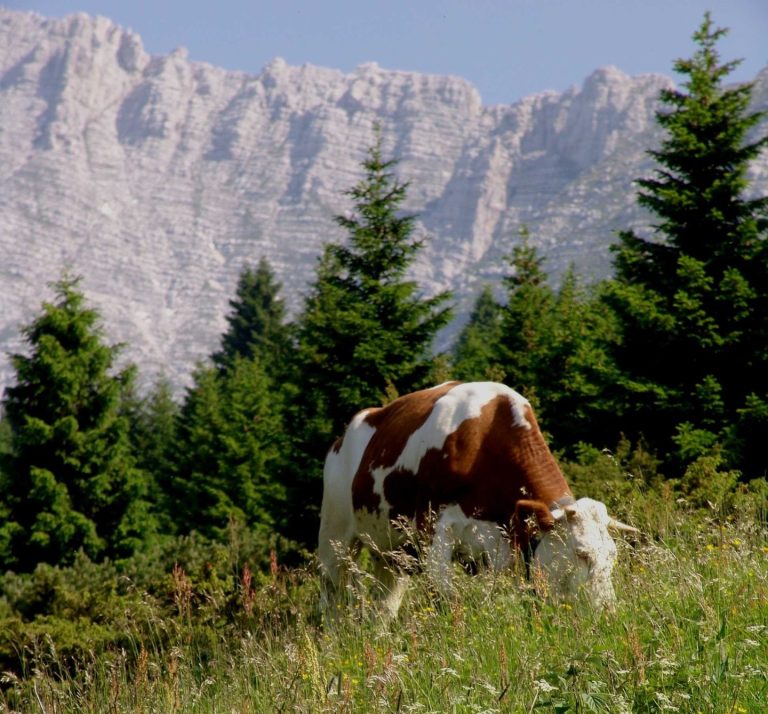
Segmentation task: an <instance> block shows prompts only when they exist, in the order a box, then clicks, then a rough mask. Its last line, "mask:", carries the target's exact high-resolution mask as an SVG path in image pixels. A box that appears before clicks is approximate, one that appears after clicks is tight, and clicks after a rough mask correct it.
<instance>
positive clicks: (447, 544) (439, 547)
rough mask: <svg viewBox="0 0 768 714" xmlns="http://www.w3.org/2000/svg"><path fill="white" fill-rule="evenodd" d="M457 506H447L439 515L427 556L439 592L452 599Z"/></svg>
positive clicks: (427, 562) (427, 565)
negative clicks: (452, 564) (452, 565)
mask: <svg viewBox="0 0 768 714" xmlns="http://www.w3.org/2000/svg"><path fill="white" fill-rule="evenodd" d="M456 508H458V506H451V507H449V508H446V509H445V510H443V511H442V513H440V515H439V516H438V518H437V521H436V523H435V530H434V535H433V536H432V542H431V543H430V544H429V548H428V549H427V557H426V570H427V573H428V574H429V576H430V578H431V580H432V583H433V585H434V586H435V588H436V590H437V592H438V593H439V594H440V595H442V596H443V597H444V598H446V599H450V598H451V596H452V594H453V571H452V569H451V561H452V560H453V552H454V549H455V548H456V542H457V540H458V538H457V533H456V514H455V513H454V509H456Z"/></svg>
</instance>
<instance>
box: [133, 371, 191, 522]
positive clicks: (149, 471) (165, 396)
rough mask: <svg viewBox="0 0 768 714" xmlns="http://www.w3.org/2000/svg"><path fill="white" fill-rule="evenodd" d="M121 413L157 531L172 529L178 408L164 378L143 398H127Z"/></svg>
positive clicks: (169, 385) (134, 395) (135, 396)
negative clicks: (172, 492)
mask: <svg viewBox="0 0 768 714" xmlns="http://www.w3.org/2000/svg"><path fill="white" fill-rule="evenodd" d="M123 410H124V412H125V415H126V417H127V419H128V422H129V425H130V443H131V449H132V451H133V455H134V459H135V461H136V466H137V467H138V468H139V469H141V470H142V471H143V472H144V473H145V474H146V475H147V480H148V483H149V488H150V491H149V499H150V501H151V502H152V503H153V504H154V511H155V513H156V514H157V518H158V520H159V530H160V531H161V532H169V531H172V530H173V528H174V524H173V518H172V517H171V514H172V513H173V511H174V506H173V505H172V504H171V503H170V502H169V501H168V496H169V494H170V484H171V481H172V477H173V474H174V472H175V470H176V461H175V457H174V454H173V450H174V448H175V444H176V439H177V430H178V418H179V406H178V405H177V404H176V402H175V400H174V397H173V390H172V388H171V384H170V382H168V380H167V379H164V378H159V379H158V380H157V381H156V382H155V384H154V385H153V386H152V388H151V389H150V391H149V392H148V393H147V394H145V395H143V396H138V395H136V394H131V395H129V396H128V397H127V398H126V399H125V401H124V406H123Z"/></svg>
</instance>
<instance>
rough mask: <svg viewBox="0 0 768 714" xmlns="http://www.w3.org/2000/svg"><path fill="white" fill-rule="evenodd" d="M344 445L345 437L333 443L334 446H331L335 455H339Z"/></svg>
mask: <svg viewBox="0 0 768 714" xmlns="http://www.w3.org/2000/svg"><path fill="white" fill-rule="evenodd" d="M343 443H344V437H343V436H340V437H339V438H338V439H336V441H334V442H333V446H331V451H333V453H334V454H338V453H339V451H341V445H342V444H343Z"/></svg>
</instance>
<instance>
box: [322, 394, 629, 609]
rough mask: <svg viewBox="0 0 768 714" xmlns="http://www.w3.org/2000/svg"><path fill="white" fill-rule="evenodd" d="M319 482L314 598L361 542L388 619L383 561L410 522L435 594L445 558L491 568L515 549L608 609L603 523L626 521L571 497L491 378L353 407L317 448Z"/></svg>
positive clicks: (510, 399)
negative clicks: (332, 438) (423, 538)
mask: <svg viewBox="0 0 768 714" xmlns="http://www.w3.org/2000/svg"><path fill="white" fill-rule="evenodd" d="M323 481H324V483H323V503H322V510H321V523H320V535H319V548H318V558H319V564H320V569H321V572H322V575H323V577H324V581H325V583H324V585H325V588H324V592H325V595H324V597H325V606H326V607H327V605H328V604H329V603H328V600H327V599H328V597H331V598H333V596H334V594H335V593H336V592H337V590H338V587H339V585H340V581H341V578H342V576H343V571H344V563H345V561H346V560H347V558H348V557H349V555H350V554H352V555H355V554H357V553H358V552H359V549H360V547H361V546H363V545H366V546H368V547H369V549H370V550H371V551H372V554H373V556H374V562H375V564H376V570H375V575H376V577H377V578H379V580H380V582H381V587H382V590H383V593H384V601H383V605H384V608H385V612H386V614H388V615H389V616H391V617H394V616H395V615H396V614H397V611H398V608H399V606H400V601H401V599H402V596H403V594H404V591H405V587H406V582H407V574H406V573H405V572H404V571H403V570H402V569H399V568H397V567H396V566H393V564H394V563H396V561H397V551H398V550H399V549H400V548H401V547H402V546H403V545H405V544H406V542H407V541H408V540H409V537H410V536H411V535H412V532H411V533H410V534H409V533H408V531H413V530H415V531H418V532H419V533H421V534H426V535H427V540H428V543H429V545H428V547H427V548H426V549H425V551H426V552H425V557H424V560H425V563H424V565H425V567H426V569H427V571H428V572H429V573H430V574H431V575H432V577H433V579H434V582H435V584H436V586H437V588H438V590H439V591H441V592H442V593H443V594H444V595H449V594H450V592H451V572H452V569H451V560H452V559H453V558H454V557H457V558H459V559H462V560H464V561H465V562H467V561H470V562H475V563H479V564H484V565H487V566H490V567H492V568H501V567H503V566H505V565H506V564H508V563H509V562H510V559H511V557H512V549H513V548H519V549H521V550H522V551H523V552H524V553H526V554H531V555H532V564H533V566H534V568H535V569H536V571H537V572H540V573H542V574H543V576H544V577H543V579H544V582H545V583H546V589H547V590H548V591H549V592H551V593H552V594H554V595H556V596H569V595H573V594H575V592H576V591H577V590H578V589H582V590H583V591H584V593H585V594H586V596H587V598H588V600H589V601H591V602H592V604H594V605H595V606H597V607H605V606H608V607H610V606H611V605H612V603H613V601H614V591H613V586H612V583H611V571H612V569H613V563H614V560H615V557H616V545H615V544H614V542H613V539H612V538H611V536H610V535H609V533H608V528H611V527H613V528H617V529H620V530H635V529H632V528H630V527H629V526H625V525H623V524H621V523H619V522H618V521H615V520H614V519H612V518H611V517H610V516H609V515H608V513H607V511H606V508H605V505H604V504H602V503H600V502H599V501H593V500H592V499H589V498H581V499H579V500H578V501H575V500H574V498H573V494H572V493H571V490H570V488H569V487H568V484H567V483H566V482H565V479H564V477H563V474H562V472H561V471H560V469H559V467H558V466H557V463H556V462H555V459H554V457H553V456H552V454H551V452H550V450H549V448H548V447H547V445H546V443H545V442H544V438H543V437H542V434H541V431H540V430H539V426H538V424H537V422H536V418H535V417H534V415H533V411H532V410H531V405H530V404H529V402H528V401H527V400H526V399H524V398H523V397H522V396H520V395H519V394H518V393H517V392H515V391H514V390H512V389H510V388H509V387H506V386H505V385H503V384H496V383H493V382H477V383H466V384H462V383H458V382H447V383H445V384H441V385H439V386H437V387H434V388H432V389H425V390H423V391H420V392H415V393H413V394H408V395H406V396H403V397H400V398H399V399H396V400H395V401H393V402H392V403H390V404H388V405H387V406H385V407H382V408H373V409H365V410H363V411H361V412H359V413H358V414H356V415H355V417H354V418H353V419H352V422H351V423H350V424H349V426H348V427H347V430H346V433H345V434H344V436H343V438H342V439H338V440H337V441H336V443H335V444H334V445H333V447H332V448H331V450H330V451H329V453H328V456H327V458H326V463H325V471H324V475H323ZM403 524H407V527H403ZM534 531H535V533H536V534H537V535H538V537H537V538H534V537H533V532H534Z"/></svg>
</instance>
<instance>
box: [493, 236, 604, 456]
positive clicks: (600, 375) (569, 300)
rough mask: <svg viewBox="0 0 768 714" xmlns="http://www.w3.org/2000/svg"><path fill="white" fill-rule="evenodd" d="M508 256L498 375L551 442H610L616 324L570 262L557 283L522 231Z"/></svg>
mask: <svg viewBox="0 0 768 714" xmlns="http://www.w3.org/2000/svg"><path fill="white" fill-rule="evenodd" d="M521 237H522V240H521V243H520V244H519V245H518V246H516V247H515V248H514V250H513V252H512V256H511V258H510V266H511V268H512V272H511V275H510V276H508V277H507V278H505V280H504V282H505V285H506V286H507V290H508V297H507V304H506V305H504V306H503V308H502V318H501V329H500V339H499V343H498V346H497V347H496V348H495V350H494V351H495V352H496V354H497V355H498V357H499V362H500V365H501V368H502V369H503V370H504V373H505V378H504V381H505V382H506V383H507V384H508V385H509V386H511V387H513V388H514V389H517V390H519V391H520V392H522V393H523V394H524V395H525V396H526V397H527V398H528V399H530V400H531V401H532V402H533V403H534V405H535V407H536V410H537V413H538V415H539V418H540V420H541V421H542V423H543V424H544V425H545V426H546V429H547V430H548V431H549V432H551V434H552V437H553V440H554V443H555V445H556V446H557V447H558V448H568V447H573V446H575V444H576V443H577V442H579V441H588V442H590V443H599V444H601V445H604V444H606V441H607V442H608V443H609V444H610V445H613V444H615V443H616V439H615V437H614V436H613V424H614V421H613V415H612V414H610V405H609V402H608V399H607V396H606V395H607V394H609V393H610V386H609V385H610V384H611V383H613V382H614V381H615V379H616V377H615V368H614V365H613V362H612V360H611V357H610V353H609V344H610V343H611V341H612V340H614V339H615V333H616V328H615V325H614V324H613V319H612V315H611V313H610V311H608V310H607V309H606V308H605V306H604V305H603V304H602V303H601V302H600V301H599V300H598V299H597V298H596V297H595V296H594V295H593V294H592V293H591V292H590V291H588V290H586V289H585V288H583V287H582V286H581V285H580V284H579V281H578V279H577V277H576V274H575V273H574V272H573V270H572V269H571V270H569V271H568V272H567V273H566V274H565V275H564V277H563V280H562V282H561V285H560V287H559V289H558V290H554V289H553V288H552V287H551V286H550V285H549V284H548V282H547V275H546V273H545V272H544V269H543V263H544V259H543V258H542V257H541V256H540V255H539V253H538V251H537V250H536V248H535V246H532V245H531V244H530V242H529V237H528V233H527V231H523V232H522V236H521Z"/></svg>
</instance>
